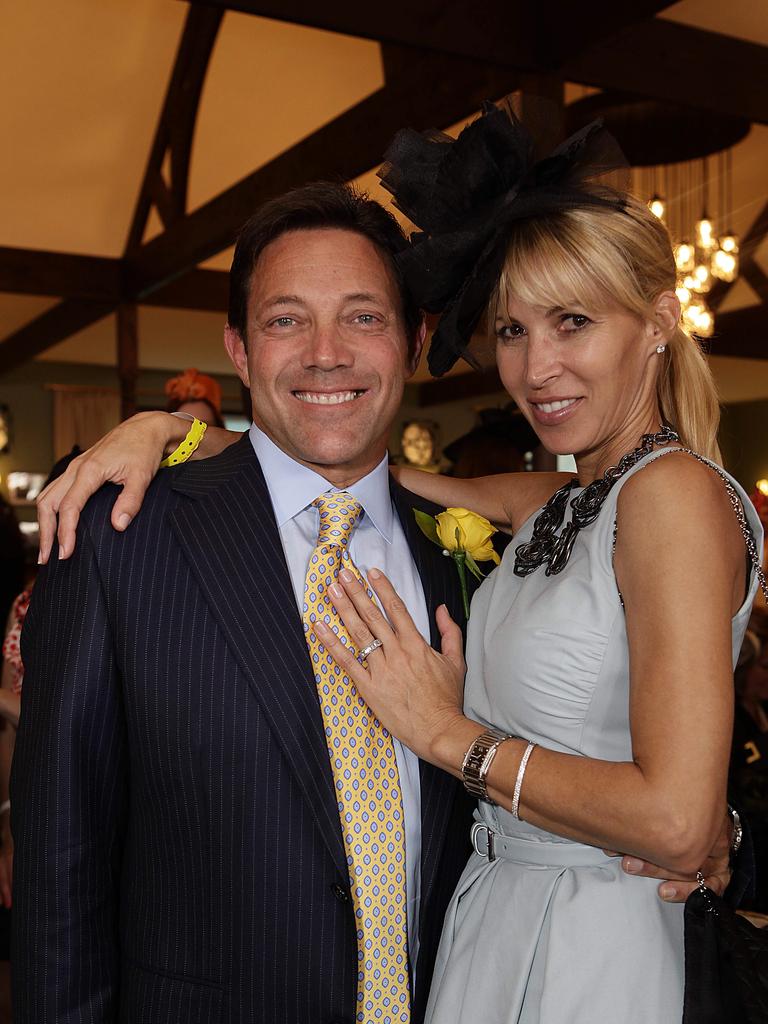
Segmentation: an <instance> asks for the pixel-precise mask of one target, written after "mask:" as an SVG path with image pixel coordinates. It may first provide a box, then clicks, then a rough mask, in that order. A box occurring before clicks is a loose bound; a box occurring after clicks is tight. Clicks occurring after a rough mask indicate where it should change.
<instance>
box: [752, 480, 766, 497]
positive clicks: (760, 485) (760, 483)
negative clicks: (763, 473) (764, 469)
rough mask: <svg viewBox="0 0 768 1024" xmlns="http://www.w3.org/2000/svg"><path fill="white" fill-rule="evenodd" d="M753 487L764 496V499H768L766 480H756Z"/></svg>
mask: <svg viewBox="0 0 768 1024" xmlns="http://www.w3.org/2000/svg"><path fill="white" fill-rule="evenodd" d="M755 487H756V488H757V489H758V491H760V493H761V494H764V495H765V496H766V497H768V480H758V481H757V483H756V484H755Z"/></svg>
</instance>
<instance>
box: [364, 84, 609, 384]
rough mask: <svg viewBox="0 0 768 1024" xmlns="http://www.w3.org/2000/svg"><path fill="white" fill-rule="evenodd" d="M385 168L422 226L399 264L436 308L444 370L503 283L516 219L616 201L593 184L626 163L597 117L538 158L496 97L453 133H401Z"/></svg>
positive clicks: (387, 184)
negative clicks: (500, 279) (453, 135)
mask: <svg viewBox="0 0 768 1024" xmlns="http://www.w3.org/2000/svg"><path fill="white" fill-rule="evenodd" d="M385 160H386V163H385V164H384V166H383V167H382V168H381V170H380V171H379V177H380V178H381V183H382V185H383V186H384V188H385V189H387V191H388V192H391V193H392V196H393V197H394V201H395V205H396V206H397V207H398V209H400V210H402V212H403V213H404V214H405V215H406V217H408V218H409V220H411V221H412V222H413V223H414V224H415V225H416V226H417V227H418V228H419V229H420V230H419V231H417V232H414V234H413V235H411V246H410V247H409V249H407V250H406V251H404V252H403V253H401V254H399V256H398V261H399V263H400V265H401V267H402V270H403V274H404V276H405V279H406V281H407V284H408V287H409V289H410V291H411V293H412V295H413V297H414V298H415V300H416V301H417V302H418V303H419V305H420V306H421V307H422V309H425V310H426V311H427V312H428V313H440V314H442V315H441V317H440V321H439V323H438V325H437V328H436V330H435V332H434V334H433V336H432V344H431V346H430V350H429V368H430V371H431V372H432V374H433V375H434V376H435V377H440V376H442V374H444V373H445V372H446V371H447V370H449V369H450V368H451V366H453V364H454V363H455V362H456V360H457V359H458V358H459V357H461V356H463V357H464V358H465V359H467V361H468V362H474V360H473V359H472V358H471V357H470V356H469V354H468V351H467V347H468V345H469V341H470V338H471V337H472V332H473V331H474V329H475V328H476V327H477V324H478V322H479V320H480V318H481V316H482V314H483V311H484V309H485V307H486V305H487V302H488V299H489V298H490V295H491V292H492V291H493V288H494V286H495V284H496V282H497V280H498V277H499V274H500V273H501V268H502V265H503V262H504V256H505V254H506V249H507V243H508V240H509V231H510V228H511V226H512V224H513V223H514V222H515V221H518V220H522V219H523V218H529V217H541V216H544V215H546V214H551V213H556V212H558V211H560V210H565V209H571V208H573V207H574V206H585V205H611V206H618V207H621V199H620V198H618V197H615V196H614V197H612V198H608V197H607V196H605V195H602V196H601V195H599V194H598V193H597V192H596V191H593V192H590V191H589V190H588V185H589V183H590V182H592V181H594V179H595V178H597V177H599V176H600V175H603V174H606V173H607V172H609V171H612V170H616V169H618V168H620V167H626V166H627V162H626V159H625V158H624V156H623V154H622V152H621V150H620V149H619V146H618V143H617V142H616V140H615V139H614V138H613V136H612V135H610V134H609V132H608V131H606V129H605V128H603V125H602V122H600V121H594V122H593V123H592V124H590V125H588V126H587V127H586V128H583V129H582V130H581V131H579V132H577V133H576V134H575V135H572V136H571V137H570V138H569V139H568V140H567V141H565V142H564V143H562V145H560V146H558V147H557V149H555V150H554V152H553V153H551V155H550V156H548V157H546V158H544V159H543V160H536V158H535V155H534V143H533V139H532V138H531V136H530V134H529V133H528V132H527V131H526V129H525V128H524V127H523V125H522V124H521V123H520V121H519V120H518V119H517V118H516V117H515V115H514V114H513V113H512V111H511V110H510V111H505V110H502V109H500V108H499V107H497V106H495V105H494V104H492V103H485V104H484V105H483V110H482V115H481V116H480V117H479V118H478V120H476V121H474V122H473V123H472V124H470V125H468V126H467V127H466V128H465V129H464V130H463V131H462V132H461V134H460V135H459V137H458V138H457V139H453V138H451V137H450V136H449V135H445V134H443V133H442V132H436V131H429V132H424V133H419V132H416V131H414V130H413V129H411V128H406V129H404V130H403V131H400V132H398V134H397V135H396V136H395V138H394V140H393V142H392V144H391V146H390V147H389V149H388V150H387V153H386V154H385Z"/></svg>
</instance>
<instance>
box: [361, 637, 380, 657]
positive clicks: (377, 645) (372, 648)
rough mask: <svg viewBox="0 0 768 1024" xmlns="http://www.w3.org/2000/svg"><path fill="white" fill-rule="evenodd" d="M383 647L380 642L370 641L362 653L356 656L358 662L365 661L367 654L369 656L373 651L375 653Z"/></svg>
mask: <svg viewBox="0 0 768 1024" xmlns="http://www.w3.org/2000/svg"><path fill="white" fill-rule="evenodd" d="M383 646H384V644H383V643H382V642H381V640H371V642H370V643H369V644H368V646H367V647H364V648H363V649H362V651H360V653H359V654H358V656H357V658H358V661H365V659H366V658H367V657H368V655H369V654H371V653H372V652H373V651H377V650H378V649H379V648H380V647H383Z"/></svg>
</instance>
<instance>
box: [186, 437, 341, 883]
mask: <svg viewBox="0 0 768 1024" xmlns="http://www.w3.org/2000/svg"><path fill="white" fill-rule="evenodd" d="M173 487H174V490H176V491H179V492H181V493H183V494H186V495H187V496H188V497H189V498H193V499H194V500H190V501H186V502H184V503H183V504H182V503H180V504H179V505H178V506H177V508H176V509H175V510H174V511H173V512H171V523H172V527H173V529H174V531H175V533H176V536H177V538H178V540H179V543H180V544H181V546H182V548H183V549H184V551H185V552H186V555H187V557H188V559H189V563H190V566H191V567H192V571H193V572H194V574H195V576H196V577H197V581H198V583H199V585H200V587H201V589H202V591H203V593H204V595H205V597H206V599H207V601H208V602H209V604H210V607H211V609H212V611H213V613H214V614H215V615H216V617H217V620H218V622H219V626H220V628H221V629H222V631H223V633H224V635H225V637H226V638H227V641H228V643H229V645H230V647H231V649H232V651H233V652H234V654H235V656H236V657H237V659H238V662H239V664H240V667H241V669H242V671H243V674H244V675H245V677H246V679H247V681H248V685H249V686H250V688H251V690H252V692H253V694H254V696H255V697H256V699H257V700H258V701H259V703H260V705H261V707H262V709H263V711H264V714H265V715H266V717H267V720H268V721H269V725H270V728H271V730H272V732H273V734H274V736H275V738H276V740H277V742H278V743H279V744H280V746H281V747H282V749H283V753H284V754H285V757H286V760H287V761H288V763H289V764H290V766H291V768H292V769H293V771H294V773H295V775H296V778H297V780H298V782H299V785H300V786H301V788H302V790H303V792H304V795H305V797H306V799H307V800H308V802H309V804H310V806H311V807H312V809H313V811H314V813H315V817H316V819H317V824H318V827H319V828H320V831H321V833H322V835H323V837H324V839H325V842H326V844H327V845H328V848H329V850H330V851H331V853H332V855H333V856H334V858H335V860H336V862H337V864H338V866H339V869H340V870H341V871H342V872H343V873H344V875H345V876H346V872H347V865H346V859H345V854H344V846H343V840H342V837H341V831H340V829H339V815H338V809H337V804H336V797H335V794H334V788H333V778H332V774H331V767H330V762H329V759H328V750H327V748H326V742H325V735H324V731H323V721H322V713H321V710H320V705H319V702H318V699H317V692H316V689H315V681H314V676H313V674H312V671H311V667H310V661H309V654H308V650H307V645H306V642H305V640H304V633H303V628H302V624H301V619H300V617H299V614H298V609H297V607H296V599H295V596H294V592H293V588H292V586H291V580H290V576H289V573H288V567H287V565H286V562H285V557H284V553H283V546H282V541H281V539H280V534H279V531H278V528H277V524H276V522H275V518H274V513H273V511H272V503H271V501H270V498H269V492H268V490H267V486H266V482H265V480H264V476H263V474H262V471H261V466H260V464H259V462H258V459H257V458H256V455H255V453H254V451H253V447H252V445H251V443H250V439H249V437H248V435H247V434H246V435H244V437H243V439H242V440H241V441H239V442H238V443H237V444H234V445H232V446H231V447H230V448H229V449H227V451H226V452H224V453H223V454H222V455H220V456H219V457H218V458H216V459H215V460H206V461H205V462H196V463H190V464H189V465H188V467H187V468H186V470H185V471H183V472H180V473H179V475H178V479H177V481H175V482H174V485H173Z"/></svg>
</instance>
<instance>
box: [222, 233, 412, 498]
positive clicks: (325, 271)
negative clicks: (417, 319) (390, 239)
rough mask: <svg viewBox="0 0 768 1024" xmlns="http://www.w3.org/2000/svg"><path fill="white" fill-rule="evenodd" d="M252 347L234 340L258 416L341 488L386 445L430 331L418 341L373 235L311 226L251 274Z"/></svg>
mask: <svg viewBox="0 0 768 1024" xmlns="http://www.w3.org/2000/svg"><path fill="white" fill-rule="evenodd" d="M247 334H248V337H247V345H246V349H247V352H245V353H244V352H243V344H242V339H241V338H240V336H239V335H238V334H237V333H236V332H234V331H233V330H231V329H230V328H227V332H226V337H225V341H226V345H227V350H228V352H229V354H230V358H231V359H232V361H233V362H234V364H235V366H236V368H237V370H238V373H239V374H240V377H241V379H242V380H243V382H244V383H245V384H246V385H247V386H248V387H249V388H250V392H251V401H252V407H253V418H254V422H255V423H256V425H257V426H258V427H260V428H261V429H262V430H263V431H264V432H265V433H266V434H267V435H268V436H269V437H270V438H271V439H272V440H273V441H274V442H275V443H276V444H277V445H278V446H279V447H280V448H282V449H283V451H285V452H286V453H287V454H288V455H290V456H292V457H293V458H294V459H297V460H298V461H299V462H302V463H304V464H305V465H308V466H310V467H311V468H312V469H315V470H317V471H318V472H319V473H322V475H323V476H325V477H326V478H327V479H329V480H331V481H332V482H333V483H335V484H337V485H338V486H346V485H348V484H350V483H352V482H354V481H355V480H358V479H360V477H362V476H365V474H366V473H368V472H370V470H371V469H373V467H374V466H375V465H376V464H377V463H378V462H379V461H380V460H381V458H382V457H383V455H384V452H385V451H386V447H387V440H388V437H389V431H390V427H391V424H392V421H393V419H394V417H395V415H396V413H397V409H398V407H399V405H400V401H401V399H402V394H403V385H404V383H405V381H406V380H407V379H408V378H409V377H410V376H411V375H412V374H413V372H414V370H415V368H416V364H417V362H418V357H419V353H420V350H421V341H422V338H421V335H420V336H419V339H418V341H417V342H416V343H415V344H412V345H411V346H410V348H409V344H408V339H407V337H406V332H405V326H404V323H403V311H402V308H401V300H400V294H399V292H398V289H397V285H396V283H395V281H394V279H393V276H392V273H391V270H390V268H389V266H388V265H387V261H386V259H385V258H384V256H382V255H381V253H380V252H379V251H378V249H377V248H376V246H375V245H374V244H373V243H372V242H371V241H369V240H368V239H367V238H366V237H364V236H363V235H360V234H357V233H356V232H353V231H346V230H340V229H338V228H312V229H307V230H301V231H290V232H287V233H286V234H283V235H280V237H279V238H277V239H275V241H273V242H270V244H269V245H268V246H267V247H266V248H265V249H264V250H263V252H262V253H261V255H260V256H259V259H258V261H257V263H256V266H255V268H254V270H253V274H252V277H251V288H250V297H249V302H248V330H247Z"/></svg>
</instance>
